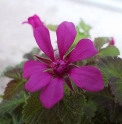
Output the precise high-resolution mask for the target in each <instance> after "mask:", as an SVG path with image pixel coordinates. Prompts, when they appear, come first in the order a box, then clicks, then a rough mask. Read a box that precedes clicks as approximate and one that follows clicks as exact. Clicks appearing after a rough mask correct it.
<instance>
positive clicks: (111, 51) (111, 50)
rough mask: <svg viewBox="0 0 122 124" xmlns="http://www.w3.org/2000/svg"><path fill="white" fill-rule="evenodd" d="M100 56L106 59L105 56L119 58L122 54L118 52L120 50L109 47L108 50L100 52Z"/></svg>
mask: <svg viewBox="0 0 122 124" xmlns="http://www.w3.org/2000/svg"><path fill="white" fill-rule="evenodd" d="M98 55H99V56H100V57H105V56H118V55H120V52H119V50H118V48H116V47H115V46H112V45H111V46H108V47H106V48H103V49H101V50H100V51H99V53H98Z"/></svg>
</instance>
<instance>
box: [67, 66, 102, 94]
mask: <svg viewBox="0 0 122 124" xmlns="http://www.w3.org/2000/svg"><path fill="white" fill-rule="evenodd" d="M69 75H70V77H71V79H72V80H73V81H74V83H75V84H76V85H77V86H78V87H80V88H82V89H84V90H87V91H91V92H97V91H100V90H103V88H104V81H103V78H102V75H101V72H100V71H99V70H98V69H97V68H96V67H94V66H82V67H79V68H74V69H72V70H70V72H69Z"/></svg>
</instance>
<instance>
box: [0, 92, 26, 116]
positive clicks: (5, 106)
mask: <svg viewBox="0 0 122 124" xmlns="http://www.w3.org/2000/svg"><path fill="white" fill-rule="evenodd" d="M23 97H24V96H23V93H21V94H19V95H17V96H16V97H15V98H13V99H11V100H3V101H2V103H1V104H0V115H2V114H4V113H6V112H8V113H10V112H11V111H13V110H14V109H15V108H16V107H17V106H19V105H20V104H22V103H24V102H25V98H23Z"/></svg>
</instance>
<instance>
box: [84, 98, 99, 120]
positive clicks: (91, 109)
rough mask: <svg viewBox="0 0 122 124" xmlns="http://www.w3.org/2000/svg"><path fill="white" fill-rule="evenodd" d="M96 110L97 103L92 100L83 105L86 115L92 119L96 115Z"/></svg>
mask: <svg viewBox="0 0 122 124" xmlns="http://www.w3.org/2000/svg"><path fill="white" fill-rule="evenodd" d="M96 110H97V105H96V103H95V102H94V101H92V100H89V101H87V102H86V104H85V105H84V107H83V112H84V114H85V116H86V117H88V118H90V119H91V118H92V117H94V116H95V112H96Z"/></svg>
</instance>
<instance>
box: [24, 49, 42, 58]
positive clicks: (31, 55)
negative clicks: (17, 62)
mask: <svg viewBox="0 0 122 124" xmlns="http://www.w3.org/2000/svg"><path fill="white" fill-rule="evenodd" d="M39 53H40V49H39V48H38V47H34V48H33V49H32V50H31V51H30V52H29V53H26V54H24V56H23V58H26V59H28V60H35V57H34V55H39Z"/></svg>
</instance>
